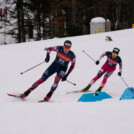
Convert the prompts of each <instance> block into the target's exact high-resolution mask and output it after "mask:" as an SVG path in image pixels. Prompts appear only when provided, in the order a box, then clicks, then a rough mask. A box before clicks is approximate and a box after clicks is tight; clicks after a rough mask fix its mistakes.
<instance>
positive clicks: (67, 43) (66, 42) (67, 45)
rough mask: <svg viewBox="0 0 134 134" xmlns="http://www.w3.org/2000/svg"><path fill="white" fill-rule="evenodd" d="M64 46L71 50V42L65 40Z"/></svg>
mask: <svg viewBox="0 0 134 134" xmlns="http://www.w3.org/2000/svg"><path fill="white" fill-rule="evenodd" d="M64 46H66V47H69V48H71V46H72V42H71V41H69V40H66V41H65V42H64Z"/></svg>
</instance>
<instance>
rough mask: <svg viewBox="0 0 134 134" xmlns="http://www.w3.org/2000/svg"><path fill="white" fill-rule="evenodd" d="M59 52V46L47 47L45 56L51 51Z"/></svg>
mask: <svg viewBox="0 0 134 134" xmlns="http://www.w3.org/2000/svg"><path fill="white" fill-rule="evenodd" d="M58 50H59V46H55V47H49V48H48V49H47V55H50V52H51V51H58Z"/></svg>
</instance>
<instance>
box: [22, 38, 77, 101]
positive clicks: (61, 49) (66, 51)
mask: <svg viewBox="0 0 134 134" xmlns="http://www.w3.org/2000/svg"><path fill="white" fill-rule="evenodd" d="M71 46H72V43H71V41H69V40H66V41H65V42H64V46H55V47H49V48H48V49H47V54H46V58H45V62H49V60H50V52H51V51H56V52H57V56H56V58H55V60H54V62H53V63H52V64H51V65H50V66H49V67H48V69H47V70H46V71H45V72H44V74H43V75H42V77H41V78H40V79H39V80H38V81H36V82H35V83H34V84H33V85H32V86H31V87H30V88H29V89H28V90H27V91H25V92H24V93H23V94H21V98H25V97H27V96H28V95H29V94H30V93H31V92H32V91H33V90H34V89H35V88H37V87H38V86H39V85H40V84H41V83H43V82H44V81H46V80H47V79H48V78H49V77H50V76H51V75H53V74H54V73H57V75H56V77H55V80H54V83H53V85H52V87H51V90H50V91H49V93H48V94H47V95H46V97H45V98H44V99H43V100H42V101H40V102H43V101H49V99H50V98H51V96H52V94H53V93H54V91H55V90H56V88H57V86H58V83H59V81H60V80H61V79H62V81H66V79H67V77H68V75H69V74H70V73H71V71H72V70H73V69H74V66H75V61H76V57H75V54H74V53H73V52H72V51H71V50H70V48H71ZM70 61H71V66H70V68H69V70H68V72H67V73H66V70H67V67H68V64H69V62H70ZM65 73H66V74H65Z"/></svg>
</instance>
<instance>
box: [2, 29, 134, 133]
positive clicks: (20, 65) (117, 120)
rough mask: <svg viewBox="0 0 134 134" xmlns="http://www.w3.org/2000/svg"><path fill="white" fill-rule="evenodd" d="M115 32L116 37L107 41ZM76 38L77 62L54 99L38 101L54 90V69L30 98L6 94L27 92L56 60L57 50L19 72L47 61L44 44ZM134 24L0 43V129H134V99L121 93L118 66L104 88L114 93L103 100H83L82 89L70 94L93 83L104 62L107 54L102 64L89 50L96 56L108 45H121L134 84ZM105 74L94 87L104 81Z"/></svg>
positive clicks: (128, 79)
mask: <svg viewBox="0 0 134 134" xmlns="http://www.w3.org/2000/svg"><path fill="white" fill-rule="evenodd" d="M106 36H110V37H111V38H112V39H113V41H109V42H108V41H106V40H105V39H106ZM67 39H69V40H71V41H72V44H73V45H72V48H71V50H72V51H73V52H74V53H75V54H76V57H77V60H76V66H75V69H74V70H73V72H72V73H71V74H70V75H69V77H68V80H70V81H71V82H74V83H76V86H73V85H71V84H70V83H68V82H60V83H59V86H58V88H57V89H56V91H55V92H54V94H53V96H52V98H51V100H50V102H48V103H38V100H42V99H43V98H44V97H45V95H46V94H47V93H48V92H49V90H50V88H51V86H52V84H53V82H54V78H55V75H53V76H51V77H50V78H49V79H48V80H47V81H46V82H44V83H43V84H42V85H40V86H39V87H38V88H37V89H35V91H33V92H32V93H31V94H30V95H29V96H28V97H27V98H26V101H21V100H18V99H15V98H12V97H9V96H7V93H16V94H19V93H23V92H24V91H26V90H27V89H28V88H29V87H30V86H31V85H32V84H33V83H34V82H35V81H36V80H38V79H39V78H40V77H41V76H42V74H43V73H44V71H45V70H46V69H47V68H48V67H49V65H50V64H51V63H52V62H53V60H54V59H55V56H56V52H51V55H50V57H51V58H50V62H49V63H44V64H42V65H40V66H38V67H36V68H34V69H32V70H31V71H29V72H27V73H24V74H23V75H21V74H20V73H21V72H23V71H25V70H27V69H29V68H30V67H32V66H35V65H36V64H39V63H41V62H42V61H44V59H45V56H46V51H44V48H46V47H50V46H56V45H63V43H64V41H65V40H67ZM133 43H134V29H128V30H121V31H116V32H108V33H101V34H92V35H86V36H77V37H70V38H61V39H58V38H56V39H51V40H45V41H37V42H30V43H22V44H14V45H13V44H12V45H0V61H1V67H0V68H1V69H0V74H1V76H0V81H1V90H0V91H1V93H0V134H44V133H47V134H126V133H127V134H133V122H134V116H133V113H134V100H122V101H120V100H119V98H120V97H121V95H122V94H123V92H124V91H125V89H126V88H127V86H126V85H125V83H124V82H123V81H122V80H121V78H120V77H119V76H118V75H117V74H118V71H119V66H118V65H117V68H116V71H115V72H114V74H113V75H112V76H111V77H110V78H109V79H108V81H107V84H106V86H105V87H104V89H103V91H104V92H106V93H108V94H110V95H111V96H112V97H113V98H112V99H106V100H103V101H98V102H87V103H84V102H78V99H79V98H80V96H81V95H82V93H77V94H66V92H69V91H74V90H80V89H82V88H83V87H85V86H87V84H89V82H90V80H91V79H92V78H93V77H94V76H95V75H96V74H97V73H98V70H99V69H100V68H101V66H102V65H103V64H104V63H105V61H106V57H104V58H103V59H102V60H101V62H100V64H99V65H98V66H97V65H96V64H95V63H94V62H93V61H92V60H91V59H90V58H89V57H88V56H87V55H85V54H84V53H83V50H85V51H86V52H87V53H88V54H89V55H90V56H92V58H94V59H95V60H97V59H98V58H99V56H100V55H101V54H102V53H103V52H105V51H112V49H113V48H114V47H119V48H120V49H121V51H120V54H119V55H120V56H121V58H122V61H123V73H122V77H123V78H124V80H125V81H126V83H127V84H128V85H129V87H133V85H134V83H133V82H134V81H133V78H134V71H133V68H134V63H133V57H134V54H133V51H134V45H133ZM102 79H103V77H102V78H100V79H99V80H98V81H97V82H96V83H95V84H94V85H93V86H92V87H91V89H90V90H91V91H92V92H94V91H95V90H96V89H97V88H98V87H99V86H100V84H101V81H102Z"/></svg>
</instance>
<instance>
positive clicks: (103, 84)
mask: <svg viewBox="0 0 134 134" xmlns="http://www.w3.org/2000/svg"><path fill="white" fill-rule="evenodd" d="M112 73H113V72H107V73H106V74H105V75H104V78H103V80H102V83H101V85H100V87H99V88H98V89H97V90H96V92H101V90H102V88H103V87H104V86H105V85H106V82H107V79H108V78H109V77H110V76H111V75H112Z"/></svg>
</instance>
